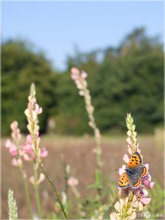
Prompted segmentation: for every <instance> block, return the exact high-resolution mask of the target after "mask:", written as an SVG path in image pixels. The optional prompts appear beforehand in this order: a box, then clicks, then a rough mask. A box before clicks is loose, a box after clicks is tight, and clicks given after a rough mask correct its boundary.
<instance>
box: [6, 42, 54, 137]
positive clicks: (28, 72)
mask: <svg viewBox="0 0 165 220" xmlns="http://www.w3.org/2000/svg"><path fill="white" fill-rule="evenodd" d="M32 82H34V83H35V84H36V87H37V98H38V103H40V105H41V106H42V107H43V111H44V114H42V116H41V118H40V125H41V132H45V131H46V129H47V120H48V118H49V117H50V115H51V114H52V113H53V111H54V110H53V109H54V108H55V107H56V102H57V100H56V96H55V94H56V93H55V85H56V78H55V74H54V72H53V70H52V67H51V63H50V62H49V61H48V60H47V59H46V58H45V56H44V55H43V53H41V52H39V51H34V49H32V46H31V45H30V44H29V43H28V42H25V41H20V40H9V41H7V42H4V43H3V44H2V134H9V132H10V128H9V125H10V123H11V122H12V121H13V120H18V122H20V127H21V129H22V130H23V131H24V132H25V131H26V119H25V116H24V115H23V112H24V110H25V108H26V103H27V97H28V94H29V88H30V84H31V83H32Z"/></svg>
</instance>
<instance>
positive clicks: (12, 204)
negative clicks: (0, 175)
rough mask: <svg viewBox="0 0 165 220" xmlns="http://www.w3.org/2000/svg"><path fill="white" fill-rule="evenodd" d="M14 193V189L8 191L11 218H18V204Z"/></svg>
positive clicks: (10, 219) (14, 219)
mask: <svg viewBox="0 0 165 220" xmlns="http://www.w3.org/2000/svg"><path fill="white" fill-rule="evenodd" d="M13 194H14V193H13V191H12V190H11V189H9V191H8V206H9V220H17V219H18V214H17V204H16V200H15V199H14V196H13Z"/></svg>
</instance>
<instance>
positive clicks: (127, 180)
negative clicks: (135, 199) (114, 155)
mask: <svg viewBox="0 0 165 220" xmlns="http://www.w3.org/2000/svg"><path fill="white" fill-rule="evenodd" d="M147 173H148V172H147V168H146V167H145V166H144V165H143V164H142V158H141V156H140V154H139V153H138V152H135V153H133V155H132V156H131V157H130V160H129V162H128V164H127V168H126V169H125V172H124V173H123V174H122V175H121V176H120V178H119V182H118V184H119V187H121V188H127V187H131V188H133V189H136V188H138V187H139V186H141V184H142V178H143V177H145V176H146V175H147Z"/></svg>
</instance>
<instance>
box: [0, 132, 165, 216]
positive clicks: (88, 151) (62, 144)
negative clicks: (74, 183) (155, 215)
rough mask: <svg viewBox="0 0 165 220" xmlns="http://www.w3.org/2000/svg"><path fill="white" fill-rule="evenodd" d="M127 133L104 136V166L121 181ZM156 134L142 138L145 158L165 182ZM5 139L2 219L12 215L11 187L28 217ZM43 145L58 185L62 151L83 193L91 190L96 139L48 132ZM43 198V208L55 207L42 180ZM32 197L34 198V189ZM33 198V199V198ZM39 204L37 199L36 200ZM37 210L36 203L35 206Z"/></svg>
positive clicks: (60, 184)
mask: <svg viewBox="0 0 165 220" xmlns="http://www.w3.org/2000/svg"><path fill="white" fill-rule="evenodd" d="M125 139H126V137H125V136H124V137H122V136H121V137H116V138H115V137H104V138H103V143H102V148H103V161H104V164H103V170H104V174H105V175H110V181H117V178H118V172H117V171H116V169H118V168H119V167H120V166H121V165H122V164H123V161H122V157H123V155H124V153H125V152H126V141H125ZM157 139H158V138H155V137H154V136H143V137H140V138H139V142H140V146H141V150H142V153H143V155H144V160H145V161H144V162H146V163H149V164H150V173H151V175H152V177H153V178H154V179H157V181H158V182H159V183H160V184H161V185H162V186H163V179H164V178H163V175H164V172H163V169H164V161H163V160H164V158H163V149H162V148H160V147H158V143H157V141H159V145H160V144H161V145H163V144H162V143H160V139H159V140H157ZM4 142H5V139H3V140H2V172H1V177H2V190H1V193H2V195H1V198H2V219H8V208H7V193H8V189H9V188H11V189H12V190H14V192H15V197H16V200H17V204H18V210H19V218H22V219H26V218H28V217H29V216H28V214H27V213H28V212H27V207H26V204H25V197H24V190H23V186H22V183H21V178H20V175H19V171H18V170H17V169H16V168H15V167H12V166H11V157H10V155H9V154H8V151H7V149H6V148H5V147H4ZM42 146H44V147H46V148H47V149H48V151H49V156H48V158H46V159H45V167H46V170H47V173H48V174H49V176H50V177H51V178H52V179H53V180H54V183H55V184H56V186H57V188H58V189H62V188H63V183H64V181H63V170H64V164H63V160H62V158H61V156H60V155H63V157H64V159H65V162H66V163H68V164H69V165H70V166H71V171H72V175H73V176H75V177H76V178H78V179H79V183H80V184H79V190H80V192H81V193H82V195H83V196H85V195H86V194H87V193H88V192H87V191H86V185H87V184H90V183H92V181H93V180H94V172H95V167H96V161H95V155H94V153H93V148H94V146H95V145H94V141H93V139H92V138H90V137H88V136H84V137H82V138H79V137H60V136H44V137H43V138H42ZM27 170H28V173H29V175H30V172H31V171H30V166H29V164H28V163H27ZM40 190H41V201H42V206H43V210H45V211H46V212H47V213H49V212H50V211H52V210H53V207H54V200H53V195H52V191H51V189H50V187H49V186H48V184H47V183H46V182H44V183H42V184H41V188H40ZM31 198H32V199H34V195H33V191H31ZM32 201H33V200H32ZM34 204H35V203H34ZM33 209H34V210H35V209H36V207H35V206H34V207H33Z"/></svg>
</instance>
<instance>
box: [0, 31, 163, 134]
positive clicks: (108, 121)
mask: <svg viewBox="0 0 165 220" xmlns="http://www.w3.org/2000/svg"><path fill="white" fill-rule="evenodd" d="M1 51H2V83H1V85H2V89H1V92H2V103H1V107H2V134H3V135H8V134H9V132H10V128H9V125H10V123H11V122H12V121H13V120H15V119H16V120H18V122H19V124H20V127H21V129H22V130H23V131H24V132H26V118H25V116H24V114H23V112H24V110H25V108H26V105H27V104H26V103H27V96H28V94H29V87H30V84H31V83H32V82H34V83H35V84H36V88H37V99H38V102H39V103H40V106H42V107H43V111H44V113H43V114H42V116H41V117H40V126H41V132H42V133H46V132H49V131H50V130H51V129H52V131H53V130H54V131H55V132H56V133H59V134H77V135H79V134H84V133H90V132H91V130H90V128H89V127H88V123H87V122H88V118H87V114H86V112H85V106H84V102H83V98H82V97H80V96H79V95H78V91H77V89H76V87H75V85H74V82H72V80H71V78H70V68H71V67H72V66H77V67H78V68H80V69H83V70H85V71H86V72H87V73H88V86H89V89H90V91H91V96H92V100H93V105H94V106H95V112H94V114H95V117H96V123H97V125H98V127H99V128H100V129H101V131H102V132H103V133H109V132H121V131H123V130H124V129H125V117H126V114H127V113H128V112H131V114H132V115H133V117H134V118H135V122H136V124H137V126H138V127H137V130H139V131H141V132H153V131H154V129H155V128H156V127H159V126H163V91H164V88H163V57H164V51H163V46H162V43H161V42H160V40H159V39H158V38H156V37H155V38H153V37H150V36H147V35H146V31H145V29H144V28H138V29H135V30H133V31H132V32H131V33H130V34H128V35H127V36H126V37H125V38H124V39H123V41H122V42H121V43H120V44H119V45H118V46H117V47H111V46H110V47H108V48H103V49H96V50H93V51H91V52H89V53H81V52H80V51H78V52H77V51H76V52H75V54H74V55H72V56H68V57H67V62H66V70H65V71H59V70H57V69H54V68H53V66H52V64H51V62H50V61H49V60H48V59H47V57H46V56H45V54H44V53H43V52H41V51H38V50H36V49H34V47H33V45H31V44H30V43H29V42H27V41H22V40H19V39H17V40H15V39H14V40H7V41H5V42H2V45H1Z"/></svg>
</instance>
